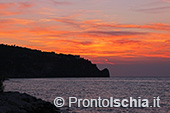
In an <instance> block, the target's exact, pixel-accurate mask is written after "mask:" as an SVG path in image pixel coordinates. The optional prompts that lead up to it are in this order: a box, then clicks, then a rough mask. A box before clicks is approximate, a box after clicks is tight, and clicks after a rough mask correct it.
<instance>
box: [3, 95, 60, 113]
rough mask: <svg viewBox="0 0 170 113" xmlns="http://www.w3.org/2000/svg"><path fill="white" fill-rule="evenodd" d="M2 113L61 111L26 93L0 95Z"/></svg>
mask: <svg viewBox="0 0 170 113" xmlns="http://www.w3.org/2000/svg"><path fill="white" fill-rule="evenodd" d="M0 113H59V109H57V108H56V107H55V106H54V105H53V104H51V103H50V102H45V101H43V100H41V99H37V98H35V97H32V96H30V95H28V94H26V93H23V94H21V93H18V92H4V93H0Z"/></svg>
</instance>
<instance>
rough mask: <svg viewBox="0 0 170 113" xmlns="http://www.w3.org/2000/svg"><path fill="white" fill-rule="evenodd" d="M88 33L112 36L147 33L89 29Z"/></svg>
mask: <svg viewBox="0 0 170 113" xmlns="http://www.w3.org/2000/svg"><path fill="white" fill-rule="evenodd" d="M87 33H89V34H94V35H110V36H129V35H142V34H147V33H144V32H131V31H88V32H87Z"/></svg>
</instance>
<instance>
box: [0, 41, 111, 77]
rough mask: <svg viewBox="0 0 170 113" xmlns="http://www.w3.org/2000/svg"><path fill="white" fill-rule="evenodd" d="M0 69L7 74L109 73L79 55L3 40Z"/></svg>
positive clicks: (58, 75)
mask: <svg viewBox="0 0 170 113" xmlns="http://www.w3.org/2000/svg"><path fill="white" fill-rule="evenodd" d="M0 52H1V53H0V72H1V74H2V75H4V76H5V78H49V77H109V76H110V75H109V70H108V69H104V70H99V69H98V68H97V66H96V64H92V62H91V61H89V60H87V59H84V58H81V57H80V56H79V55H71V54H67V55H66V54H61V53H60V54H56V53H55V52H43V51H40V50H33V49H29V48H25V47H19V46H15V45H13V46H9V45H4V44H0Z"/></svg>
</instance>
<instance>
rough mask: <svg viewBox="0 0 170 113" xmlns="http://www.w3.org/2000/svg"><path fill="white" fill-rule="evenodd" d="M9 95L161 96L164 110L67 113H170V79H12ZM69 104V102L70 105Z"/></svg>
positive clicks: (48, 98)
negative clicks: (18, 93)
mask: <svg viewBox="0 0 170 113" xmlns="http://www.w3.org/2000/svg"><path fill="white" fill-rule="evenodd" d="M5 85H6V87H5V90H6V91H19V92H22V93H28V94H30V95H33V96H35V97H37V98H41V99H43V100H46V101H49V102H53V100H54V98H55V97H63V98H65V99H66V100H67V99H68V97H71V96H74V97H77V98H87V99H90V98H98V97H99V96H100V97H102V98H109V97H114V98H118V99H123V98H127V99H128V98H129V97H133V98H137V97H142V98H146V99H149V100H150V101H152V99H153V97H157V96H160V99H161V101H160V103H161V104H160V106H161V107H160V108H83V107H81V108H76V107H72V108H69V107H68V105H65V106H64V107H63V108H61V110H63V112H64V113H66V112H69V113H75V112H76V113H77V112H78V113H170V78H45V79H10V80H9V81H6V82H5ZM66 103H67V102H66Z"/></svg>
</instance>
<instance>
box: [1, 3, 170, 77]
mask: <svg viewBox="0 0 170 113" xmlns="http://www.w3.org/2000/svg"><path fill="white" fill-rule="evenodd" d="M0 43H4V44H16V45H19V46H25V47H30V48H34V49H41V50H44V51H55V52H56V53H65V54H76V55H81V57H84V58H86V59H90V60H91V61H92V62H93V63H96V64H98V67H99V68H101V69H102V68H104V67H108V68H109V69H110V72H111V74H112V75H113V76H126V75H128V76H134V75H138V76H153V75H154V76H155V75H156V76H160V75H161V76H168V75H170V0H0Z"/></svg>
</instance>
